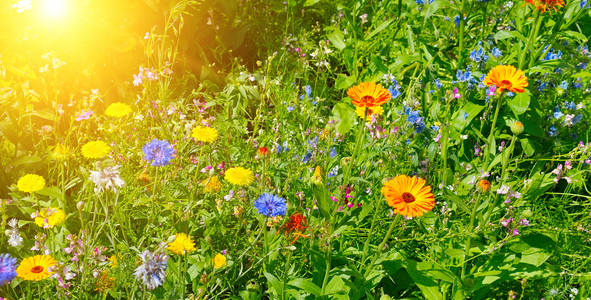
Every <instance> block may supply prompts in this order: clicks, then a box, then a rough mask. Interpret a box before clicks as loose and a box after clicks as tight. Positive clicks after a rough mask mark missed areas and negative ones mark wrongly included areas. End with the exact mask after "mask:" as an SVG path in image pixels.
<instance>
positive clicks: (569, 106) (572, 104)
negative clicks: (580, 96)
mask: <svg viewBox="0 0 591 300" xmlns="http://www.w3.org/2000/svg"><path fill="white" fill-rule="evenodd" d="M564 107H566V108H567V109H572V110H576V109H577V105H576V104H575V101H571V102H570V103H569V102H568V101H566V102H564Z"/></svg>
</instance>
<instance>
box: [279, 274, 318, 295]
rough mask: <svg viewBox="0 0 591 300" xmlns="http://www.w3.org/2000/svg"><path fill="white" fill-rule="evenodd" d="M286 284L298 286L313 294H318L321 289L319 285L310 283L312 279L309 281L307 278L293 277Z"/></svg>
mask: <svg viewBox="0 0 591 300" xmlns="http://www.w3.org/2000/svg"><path fill="white" fill-rule="evenodd" d="M287 284H288V285H291V286H293V287H297V288H300V289H302V290H304V291H306V292H308V293H310V294H312V295H314V296H320V293H321V291H322V289H321V288H320V287H319V286H317V285H315V284H314V283H312V281H310V280H309V279H304V278H295V279H293V280H291V281H289V282H288V283H287Z"/></svg>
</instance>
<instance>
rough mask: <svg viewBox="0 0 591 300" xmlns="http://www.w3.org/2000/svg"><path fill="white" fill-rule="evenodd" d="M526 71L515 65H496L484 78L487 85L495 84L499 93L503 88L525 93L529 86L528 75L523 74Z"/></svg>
mask: <svg viewBox="0 0 591 300" xmlns="http://www.w3.org/2000/svg"><path fill="white" fill-rule="evenodd" d="M524 74H525V73H524V72H523V71H521V70H517V69H516V68H515V67H514V66H496V67H494V68H493V69H492V70H490V71H489V72H488V75H486V77H485V78H484V84H485V85H486V86H491V85H493V84H494V85H495V86H496V87H497V89H498V92H499V94H500V93H502V92H503V90H509V91H511V92H513V93H523V92H524V90H523V88H525V87H526V86H527V84H528V83H527V77H525V76H523V75H524Z"/></svg>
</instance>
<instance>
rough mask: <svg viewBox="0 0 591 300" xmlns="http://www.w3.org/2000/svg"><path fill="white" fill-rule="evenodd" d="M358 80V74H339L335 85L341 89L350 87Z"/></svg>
mask: <svg viewBox="0 0 591 300" xmlns="http://www.w3.org/2000/svg"><path fill="white" fill-rule="evenodd" d="M355 81H357V77H356V76H347V75H345V74H338V75H337V79H336V81H335V87H336V88H337V89H339V90H344V89H348V88H350V87H351V86H352V85H353V84H355Z"/></svg>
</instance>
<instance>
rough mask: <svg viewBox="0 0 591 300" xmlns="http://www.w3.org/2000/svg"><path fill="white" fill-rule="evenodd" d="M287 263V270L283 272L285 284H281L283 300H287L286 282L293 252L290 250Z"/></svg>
mask: <svg viewBox="0 0 591 300" xmlns="http://www.w3.org/2000/svg"><path fill="white" fill-rule="evenodd" d="M288 251H289V253H287V262H286V263H285V270H284V272H283V282H282V283H281V299H285V282H286V281H287V273H289V263H290V262H291V253H292V252H293V251H291V250H288Z"/></svg>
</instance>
